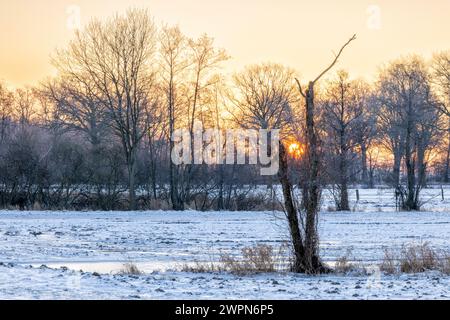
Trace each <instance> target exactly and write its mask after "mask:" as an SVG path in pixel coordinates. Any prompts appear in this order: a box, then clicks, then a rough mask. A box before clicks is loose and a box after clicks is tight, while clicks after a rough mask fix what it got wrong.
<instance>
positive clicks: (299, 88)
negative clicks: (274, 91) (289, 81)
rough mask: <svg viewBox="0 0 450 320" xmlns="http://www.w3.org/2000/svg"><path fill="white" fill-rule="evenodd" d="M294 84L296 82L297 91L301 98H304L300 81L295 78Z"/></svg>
mask: <svg viewBox="0 0 450 320" xmlns="http://www.w3.org/2000/svg"><path fill="white" fill-rule="evenodd" d="M295 82H297V86H298V91H300V94H301V95H302V96H303V98H306V95H305V93H304V92H303V89H302V85H301V84H300V81H299V80H298V79H297V78H295Z"/></svg>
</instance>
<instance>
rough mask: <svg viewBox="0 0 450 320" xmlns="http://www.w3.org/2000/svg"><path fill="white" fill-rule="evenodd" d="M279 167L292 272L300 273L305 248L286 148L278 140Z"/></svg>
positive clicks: (303, 270)
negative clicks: (289, 241) (289, 239)
mask: <svg viewBox="0 0 450 320" xmlns="http://www.w3.org/2000/svg"><path fill="white" fill-rule="evenodd" d="M279 157H280V169H279V173H278V177H279V179H280V182H281V186H282V189H283V197H284V207H285V210H286V215H287V220H288V224H289V231H290V236H291V241H292V247H293V251H294V264H293V266H292V271H293V272H298V273H302V272H305V271H306V270H305V268H304V265H303V261H304V255H305V249H304V247H303V240H302V235H301V232H300V225H299V220H298V215H297V209H296V208H295V205H294V200H293V199H292V186H291V183H290V182H289V178H288V163H287V155H286V149H285V148H284V145H283V143H281V142H280V154H279Z"/></svg>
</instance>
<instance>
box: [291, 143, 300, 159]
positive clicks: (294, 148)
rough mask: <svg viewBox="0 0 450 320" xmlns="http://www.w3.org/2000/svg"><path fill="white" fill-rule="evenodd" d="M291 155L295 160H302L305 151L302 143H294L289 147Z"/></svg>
mask: <svg viewBox="0 0 450 320" xmlns="http://www.w3.org/2000/svg"><path fill="white" fill-rule="evenodd" d="M288 151H289V154H290V155H291V156H292V157H294V158H300V157H301V155H302V154H303V152H304V150H303V147H302V146H301V144H300V143H298V142H292V143H290V144H289V147H288Z"/></svg>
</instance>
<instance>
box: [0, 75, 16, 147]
mask: <svg viewBox="0 0 450 320" xmlns="http://www.w3.org/2000/svg"><path fill="white" fill-rule="evenodd" d="M13 103H14V95H13V93H12V92H11V91H9V90H8V89H7V88H6V87H5V86H4V85H3V84H2V83H1V82H0V142H3V140H4V139H5V136H6V132H7V129H8V127H9V125H10V123H11V120H12V113H13Z"/></svg>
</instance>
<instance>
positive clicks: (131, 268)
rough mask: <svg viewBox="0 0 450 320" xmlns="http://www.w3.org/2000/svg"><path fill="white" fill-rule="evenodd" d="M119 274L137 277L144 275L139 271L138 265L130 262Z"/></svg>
mask: <svg viewBox="0 0 450 320" xmlns="http://www.w3.org/2000/svg"><path fill="white" fill-rule="evenodd" d="M119 274H122V275H135V276H137V275H141V274H143V272H142V271H141V270H139V268H138V267H137V265H135V264H134V263H132V262H128V263H125V264H124V265H123V268H122V269H121V270H120V271H119Z"/></svg>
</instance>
